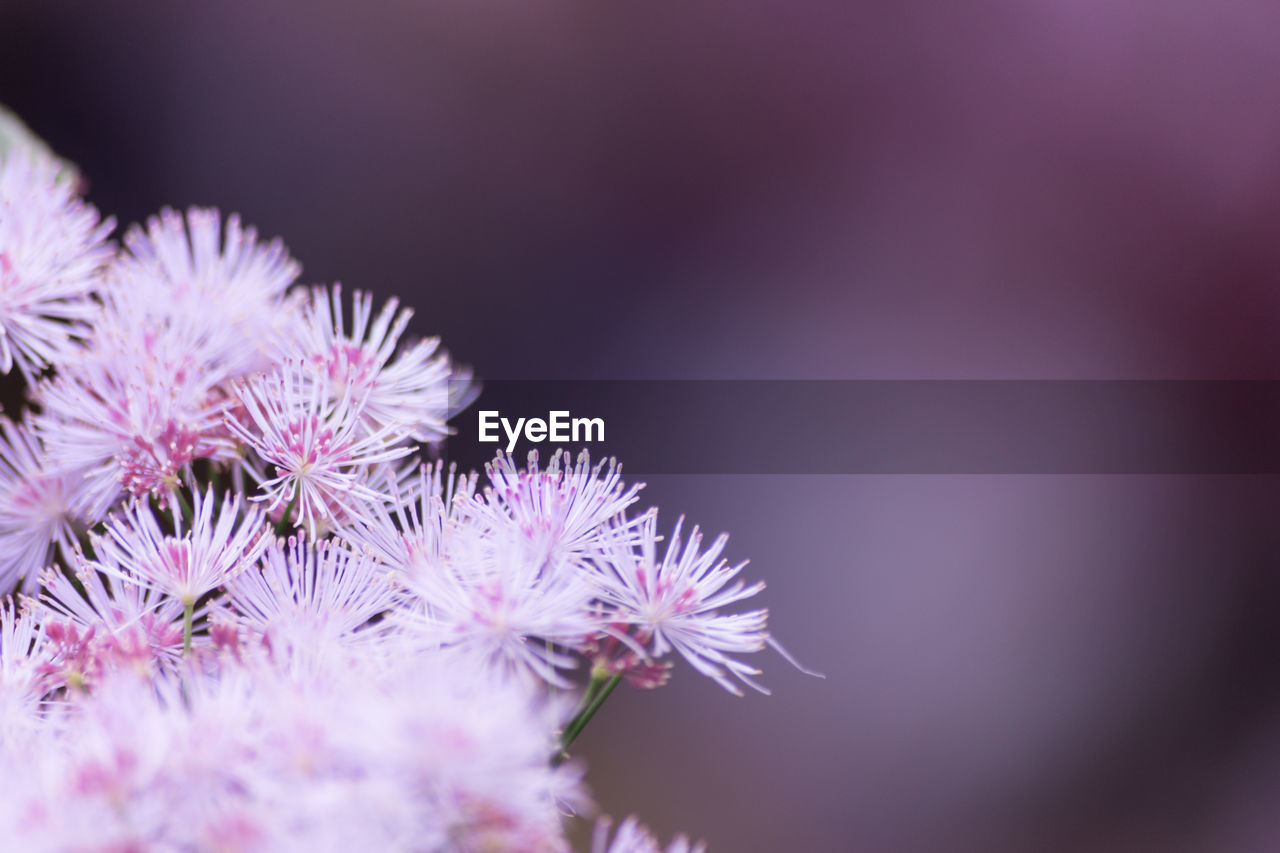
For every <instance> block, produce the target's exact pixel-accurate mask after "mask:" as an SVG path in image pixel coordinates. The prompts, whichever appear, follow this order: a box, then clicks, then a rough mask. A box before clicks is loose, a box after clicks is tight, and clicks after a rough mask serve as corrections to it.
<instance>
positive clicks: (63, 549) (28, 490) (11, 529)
mask: <svg viewBox="0 0 1280 853" xmlns="http://www.w3.org/2000/svg"><path fill="white" fill-rule="evenodd" d="M48 464H49V460H48V458H47V456H46V454H45V452H44V447H43V446H42V445H41V442H40V440H39V438H37V437H36V436H35V435H33V434H32V432H31V429H30V428H29V427H28V426H27V425H26V424H25V423H23V424H14V423H12V422H11V421H9V420H8V419H7V418H0V590H11V589H13V588H14V587H15V585H17V584H21V583H23V582H24V581H25V580H26V579H27V578H31V577H34V576H35V575H36V574H37V573H38V572H39V571H40V570H41V569H43V568H44V567H45V566H47V565H49V562H50V560H51V559H52V558H53V557H54V555H55V554H56V553H60V554H61V555H62V557H63V558H64V559H66V558H69V557H70V555H71V554H72V553H73V552H74V550H75V538H76V531H77V526H78V525H77V521H76V516H77V512H76V509H75V503H76V497H77V493H78V488H79V487H80V485H81V484H82V483H83V480H84V478H83V475H79V474H76V473H66V472H63V471H58V470H50V469H49V468H48V467H47V466H48Z"/></svg>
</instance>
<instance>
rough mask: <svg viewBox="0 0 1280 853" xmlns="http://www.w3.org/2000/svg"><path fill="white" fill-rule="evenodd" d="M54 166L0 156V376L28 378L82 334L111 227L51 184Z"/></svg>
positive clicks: (63, 186)
mask: <svg viewBox="0 0 1280 853" xmlns="http://www.w3.org/2000/svg"><path fill="white" fill-rule="evenodd" d="M61 168H62V167H61V165H60V164H59V163H58V162H57V161H55V160H53V159H51V158H46V157H40V156H33V155H32V154H29V153H27V152H23V151H17V150H15V151H13V152H12V153H10V155H9V156H8V157H0V371H2V372H4V373H8V372H9V371H11V370H12V369H13V368H14V366H15V365H16V366H17V368H18V369H19V370H20V371H21V372H22V375H23V376H24V377H25V378H26V379H27V380H28V381H31V380H32V379H33V378H34V377H35V376H36V374H38V373H39V372H40V371H41V370H42V369H43V368H44V367H46V366H48V365H50V364H58V363H60V362H61V361H62V360H63V359H64V358H66V357H67V355H68V354H69V353H71V352H72V351H73V350H74V348H75V341H76V340H78V339H81V338H83V337H84V336H85V335H86V334H87V332H88V327H87V325H86V321H88V320H89V319H90V318H91V317H92V316H93V314H94V313H95V305H94V303H93V301H92V300H91V298H90V297H91V295H92V294H93V293H94V292H95V291H97V289H98V286H99V282H100V275H101V271H102V268H103V266H104V265H105V264H106V263H107V262H108V260H109V259H110V258H111V255H112V252H113V248H112V246H111V245H110V244H109V243H107V236H108V235H109V234H110V233H111V230H112V228H114V227H115V225H114V223H113V221H112V220H109V219H108V220H106V221H101V220H100V219H99V217H98V212H97V211H96V210H95V209H94V208H93V207H92V206H90V205H88V204H85V203H84V202H83V201H82V200H81V199H80V198H79V197H77V196H76V194H75V192H74V190H73V189H72V187H71V182H70V181H66V180H59V172H60V169H61Z"/></svg>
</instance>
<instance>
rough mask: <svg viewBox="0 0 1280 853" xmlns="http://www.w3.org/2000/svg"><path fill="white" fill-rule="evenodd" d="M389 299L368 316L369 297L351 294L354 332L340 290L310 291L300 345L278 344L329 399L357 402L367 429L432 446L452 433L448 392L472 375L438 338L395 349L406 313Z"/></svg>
mask: <svg viewBox="0 0 1280 853" xmlns="http://www.w3.org/2000/svg"><path fill="white" fill-rule="evenodd" d="M399 309H400V301H399V300H398V299H395V298H391V299H388V300H387V302H386V304H385V305H383V307H382V310H381V311H379V312H378V314H377V315H376V316H375V315H374V313H373V295H372V294H365V293H361V292H360V291H358V290H357V291H356V292H355V294H354V297H353V299H352V314H351V329H350V331H348V330H347V328H346V325H345V323H344V319H343V313H344V312H343V306H342V288H341V286H340V285H336V284H335V285H334V286H333V287H332V289H329V290H326V289H325V288H322V287H317V288H313V289H312V293H311V301H310V303H308V305H307V306H306V308H305V309H304V311H303V320H302V321H301V322H300V324H299V334H298V341H297V342H296V343H292V342H286V345H285V346H284V347H282V358H281V360H284V361H299V362H301V363H302V364H304V365H306V366H307V367H308V368H309V371H308V372H307V373H306V374H304V375H306V376H307V378H308V379H309V380H310V381H312V382H315V383H317V384H319V385H320V386H321V387H322V388H324V391H325V394H326V395H327V397H328V399H329V400H331V401H337V400H339V399H341V398H342V397H344V396H346V395H348V394H350V395H351V396H354V397H357V398H362V399H363V400H364V405H363V408H362V410H361V420H362V422H363V424H364V426H365V428H366V429H367V430H369V431H371V432H376V431H378V430H380V429H386V428H390V429H393V430H396V431H399V432H403V433H404V434H405V435H406V436H408V437H409V438H411V439H412V440H414V441H421V442H436V441H439V440H440V439H442V438H444V437H445V436H446V435H447V434H448V433H449V427H448V425H447V424H446V421H447V420H448V418H449V415H450V414H451V411H452V404H451V400H450V393H451V392H454V393H456V392H457V390H458V386H459V384H460V382H465V381H466V379H468V378H469V374H467V373H466V372H465V371H463V372H461V373H459V372H457V371H455V370H454V369H453V368H452V366H451V365H450V362H449V357H448V356H447V355H445V354H444V353H442V352H440V351H439V346H440V341H439V339H438V338H426V339H423V340H419V341H417V342H416V343H413V344H411V345H409V346H408V347H404V348H401V349H400V351H399V354H398V355H397V347H398V345H399V342H400V339H401V337H402V336H403V335H404V332H405V329H406V328H407V327H408V325H409V320H410V318H411V317H412V316H413V311H412V310H411V309H408V308H405V309H403V310H399Z"/></svg>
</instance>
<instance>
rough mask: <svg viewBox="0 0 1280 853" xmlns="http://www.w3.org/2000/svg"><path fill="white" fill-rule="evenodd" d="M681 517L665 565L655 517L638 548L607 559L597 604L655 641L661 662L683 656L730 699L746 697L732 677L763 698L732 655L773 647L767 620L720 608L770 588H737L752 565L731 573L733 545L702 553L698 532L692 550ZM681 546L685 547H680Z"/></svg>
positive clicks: (648, 519)
mask: <svg viewBox="0 0 1280 853" xmlns="http://www.w3.org/2000/svg"><path fill="white" fill-rule="evenodd" d="M683 524H684V518H683V517H681V518H680V519H679V520H678V521H677V522H676V526H675V530H674V532H673V533H672V535H671V540H670V542H669V543H668V544H667V548H666V550H665V552H664V553H663V554H662V557H661V558H659V556H658V542H659V540H660V539H661V538H662V537H661V536H659V535H658V532H657V517H656V516H655V515H652V514H651V515H648V516H645V517H644V519H643V520H642V523H641V527H640V541H639V544H638V546H630V545H619V546H615V547H614V548H612V549H611V550H610V551H609V553H608V559H607V562H606V564H605V567H604V568H603V569H602V570H601V571H600V572H599V573H598V574H596V575H594V579H595V580H596V584H597V596H598V598H599V599H600V600H601V601H603V602H604V603H605V604H606V606H608V607H609V608H610V609H611V611H612V612H611V615H610V619H611V620H612V621H616V622H624V623H627V624H629V625H631V626H633V627H634V628H635V629H636V630H638V631H639V632H640V634H641V636H643V637H648V638H650V640H649V642H650V646H649V652H650V654H651V655H652V657H653V658H655V659H656V658H661V657H663V656H664V655H666V654H668V653H669V652H671V651H672V650H674V651H677V652H679V653H680V655H681V656H682V657H683V658H684V659H685V660H687V661H688V662H689V664H690V665H691V666H693V668H694V669H696V670H698V672H700V673H702V674H703V675H706V676H707V677H709V678H711V679H714V680H715V682H716V683H717V684H719V685H720V686H721V687H723V688H724V689H725V690H728V691H729V692H730V693H736V694H740V693H741V690H740V689H739V688H738V686H737V685H736V684H734V682H733V681H731V680H729V677H728V676H730V675H733V676H735V677H736V678H738V679H739V680H741V681H742V682H743V683H745V684H747V685H749V686H751V687H753V688H754V689H756V690H759V691H760V692H762V693H768V692H769V691H768V690H767V689H765V688H764V687H762V686H761V685H759V684H757V683H756V682H755V681H754V680H752V676H755V675H759V674H760V670H758V669H756V668H755V667H753V666H751V665H749V664H746V663H743V662H742V661H740V660H737V659H736V658H734V657H731V655H736V654H744V653H749V652H758V651H760V650H762V649H763V648H764V647H765V645H766V644H767V643H768V640H769V634H768V632H767V631H766V630H765V625H766V622H767V620H768V615H769V612H768V611H767V610H753V611H750V612H746V613H721V612H720V610H721V609H722V608H725V607H728V606H730V605H733V604H736V603H738V602H740V601H743V600H745V599H747V598H751V597H752V596H754V595H755V594H756V593H758V592H760V590H762V589H764V582H763V581H761V582H758V583H755V584H752V585H751V586H744V585H743V583H742V582H741V581H740V580H735V578H737V576H738V574H739V573H741V571H742V569H743V568H744V567H745V566H746V565H747V564H746V562H745V561H744V562H742V563H739V564H737V565H736V566H730V565H729V564H728V563H727V562H726V561H725V560H722V559H720V554H721V553H722V552H723V551H724V546H725V545H726V544H727V543H728V541H729V537H728V536H725V535H721V536H719V537H717V538H716V540H715V541H714V542H712V543H711V544H710V545H709V546H708V547H707V549H706V550H705V551H704V550H702V535H701V534H700V532H699V531H698V528H696V527H695V528H694V529H693V532H692V533H691V534H690V536H689V541H688V543H687V544H683V543H682V542H681V539H680V528H681V526H682V525H683ZM682 544H683V547H682Z"/></svg>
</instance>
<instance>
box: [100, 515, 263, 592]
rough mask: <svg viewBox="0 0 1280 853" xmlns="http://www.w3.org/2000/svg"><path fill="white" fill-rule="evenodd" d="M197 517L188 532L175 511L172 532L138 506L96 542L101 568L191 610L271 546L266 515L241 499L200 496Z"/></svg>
mask: <svg viewBox="0 0 1280 853" xmlns="http://www.w3.org/2000/svg"><path fill="white" fill-rule="evenodd" d="M219 504H220V505H219ZM215 506H216V507H217V509H216V512H215ZM193 512H194V518H193V519H192V520H191V521H190V522H189V524H187V525H185V529H184V523H183V519H182V513H181V512H176V511H175V513H174V517H175V522H176V525H177V529H176V530H175V531H174V532H173V533H169V532H167V531H166V530H165V529H164V528H163V527H162V526H161V524H160V521H159V519H157V518H156V516H155V513H154V512H153V511H152V510H151V508H150V507H148V506H147V505H146V504H144V503H142V502H137V503H135V504H134V505H133V506H132V507H129V508H127V509H125V510H124V511H123V512H121V514H120V515H118V516H113V517H112V518H110V519H109V520H108V521H107V525H106V533H105V534H104V535H100V536H94V537H93V548H94V553H95V555H96V557H95V561H94V562H95V564H96V567H97V568H99V569H101V570H102V571H104V572H106V573H108V574H111V575H115V576H116V577H119V578H123V579H124V580H126V581H134V582H136V583H139V584H142V585H145V586H148V587H152V588H154V589H156V590H159V591H161V592H163V593H165V594H166V595H170V596H173V597H174V598H175V599H177V600H178V601H180V602H181V603H182V604H183V605H185V606H191V605H193V604H195V602H196V600H197V599H199V598H200V597H201V596H202V595H204V594H205V593H207V592H209V591H211V590H213V589H215V588H216V587H220V586H222V585H223V584H225V583H227V582H228V581H230V580H231V579H232V578H234V577H235V576H236V575H238V574H239V573H240V572H242V571H244V570H245V569H246V568H248V567H249V566H250V565H251V564H252V563H253V562H254V561H256V560H257V559H258V557H259V556H261V554H262V552H263V551H264V550H265V549H266V548H267V545H268V544H269V541H270V540H269V531H268V529H267V527H266V526H265V524H264V522H263V518H262V513H261V512H260V511H259V510H258V509H256V508H253V507H247V506H242V502H241V500H240V497H239V496H238V495H236V496H234V497H232V496H231V495H227V496H226V497H225V498H222V499H221V501H218V500H216V499H215V497H214V494H213V491H212V490H210V491H208V492H206V493H205V494H204V495H201V494H200V493H199V492H196V493H195V496H194V503H193Z"/></svg>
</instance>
